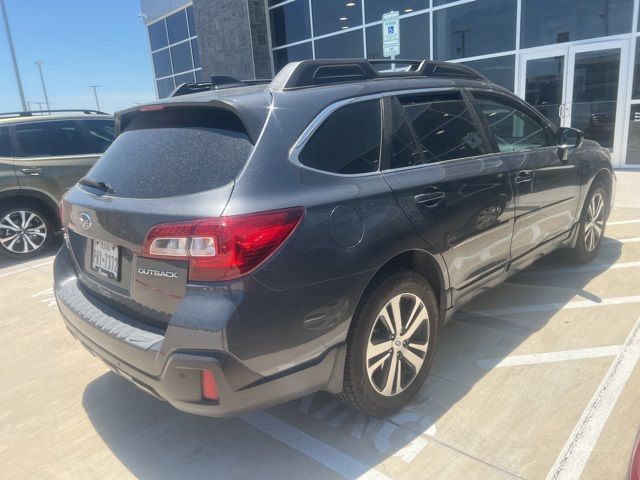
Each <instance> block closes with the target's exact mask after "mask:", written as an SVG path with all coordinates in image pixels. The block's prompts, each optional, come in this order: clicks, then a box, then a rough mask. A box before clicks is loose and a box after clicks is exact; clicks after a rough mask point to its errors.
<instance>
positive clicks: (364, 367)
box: [340, 270, 438, 417]
mask: <svg viewBox="0 0 640 480" xmlns="http://www.w3.org/2000/svg"><path fill="white" fill-rule="evenodd" d="M353 321H354V324H353V326H352V328H351V331H350V332H349V337H348V345H347V357H346V361H345V375H344V385H343V390H342V393H341V394H340V398H341V399H342V400H343V401H344V402H345V403H346V404H347V405H349V406H351V407H353V408H355V409H358V410H360V411H361V412H363V413H365V414H367V415H372V416H376V417H384V416H387V415H389V414H391V413H393V412H394V411H396V410H398V409H400V408H402V407H403V406H405V405H406V404H407V403H409V401H410V400H411V399H412V398H413V397H414V396H415V394H416V393H418V391H419V390H420V387H421V386H422V384H423V383H424V380H425V378H426V377H427V374H428V373H429V369H430V368H431V363H432V361H433V356H434V353H435V348H436V339H437V333H438V306H437V302H436V298H435V295H434V293H433V290H432V289H431V286H430V285H429V283H428V282H427V281H426V280H425V279H424V278H423V277H421V276H419V275H417V274H416V273H414V272H412V271H408V270H407V271H400V272H397V273H394V274H392V275H390V276H389V277H387V278H386V279H385V280H383V281H382V282H380V283H379V284H378V285H377V286H376V287H374V288H373V289H371V290H370V291H369V292H368V293H367V294H366V295H365V297H364V298H363V299H362V301H361V304H360V305H359V307H358V309H357V313H356V315H355V317H354V319H353Z"/></svg>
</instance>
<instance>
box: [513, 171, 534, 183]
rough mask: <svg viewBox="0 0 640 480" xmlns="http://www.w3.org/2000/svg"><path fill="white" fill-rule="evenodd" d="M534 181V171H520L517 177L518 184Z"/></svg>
mask: <svg viewBox="0 0 640 480" xmlns="http://www.w3.org/2000/svg"><path fill="white" fill-rule="evenodd" d="M532 180H533V170H520V171H519V172H518V175H516V178H515V182H516V183H528V182H531V181H532Z"/></svg>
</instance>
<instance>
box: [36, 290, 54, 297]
mask: <svg viewBox="0 0 640 480" xmlns="http://www.w3.org/2000/svg"><path fill="white" fill-rule="evenodd" d="M45 293H53V288H47V289H46V290H43V291H41V292H38V293H34V294H33V295H31V298H36V297H39V296H41V295H44V294H45Z"/></svg>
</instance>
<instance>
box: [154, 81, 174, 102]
mask: <svg viewBox="0 0 640 480" xmlns="http://www.w3.org/2000/svg"><path fill="white" fill-rule="evenodd" d="M156 83H157V84H158V98H165V97H168V96H169V94H170V93H171V92H173V89H174V88H175V85H174V83H173V77H169V78H163V79H162V80H158V81H157V82H156Z"/></svg>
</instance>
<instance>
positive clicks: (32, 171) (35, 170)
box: [20, 167, 42, 176]
mask: <svg viewBox="0 0 640 480" xmlns="http://www.w3.org/2000/svg"><path fill="white" fill-rule="evenodd" d="M20 171H21V172H22V173H26V174H27V175H32V176H35V175H39V174H40V172H41V171H42V169H41V168H40V167H27V168H21V169H20Z"/></svg>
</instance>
